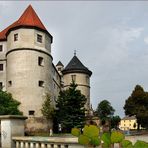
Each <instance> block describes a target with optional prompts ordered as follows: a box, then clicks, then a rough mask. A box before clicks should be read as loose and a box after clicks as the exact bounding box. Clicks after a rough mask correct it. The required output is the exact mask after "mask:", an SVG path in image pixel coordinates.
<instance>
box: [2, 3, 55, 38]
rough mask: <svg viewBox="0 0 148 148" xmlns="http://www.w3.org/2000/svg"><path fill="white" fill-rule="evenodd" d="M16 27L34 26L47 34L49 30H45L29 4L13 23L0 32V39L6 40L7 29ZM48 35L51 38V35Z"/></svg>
mask: <svg viewBox="0 0 148 148" xmlns="http://www.w3.org/2000/svg"><path fill="white" fill-rule="evenodd" d="M18 27H35V28H37V29H40V30H42V31H45V32H47V33H48V34H49V32H48V31H47V30H46V28H45V26H44V25H43V23H42V22H41V20H40V18H39V17H38V15H37V14H36V12H35V10H34V9H33V8H32V6H31V5H29V6H28V7H27V9H26V10H25V11H24V13H23V14H22V15H21V17H20V18H19V19H18V20H17V21H15V22H14V23H13V24H11V25H10V26H8V27H7V28H6V29H4V30H3V31H1V32H0V40H6V37H7V33H9V31H11V30H12V29H15V28H18ZM49 35H50V34H49ZM50 37H51V39H52V36H51V35H50Z"/></svg>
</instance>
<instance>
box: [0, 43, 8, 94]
mask: <svg viewBox="0 0 148 148" xmlns="http://www.w3.org/2000/svg"><path fill="white" fill-rule="evenodd" d="M0 46H2V51H0V64H3V70H2V71H1V70H0V82H1V83H2V90H4V91H5V90H6V52H7V42H6V41H0Z"/></svg>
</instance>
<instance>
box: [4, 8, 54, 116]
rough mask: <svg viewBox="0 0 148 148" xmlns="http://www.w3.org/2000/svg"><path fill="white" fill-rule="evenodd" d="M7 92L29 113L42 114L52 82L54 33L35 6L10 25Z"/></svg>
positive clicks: (8, 32) (22, 109) (25, 113)
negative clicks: (48, 28)
mask: <svg viewBox="0 0 148 148" xmlns="http://www.w3.org/2000/svg"><path fill="white" fill-rule="evenodd" d="M6 36H7V49H8V51H7V53H6V57H7V78H6V79H7V91H8V92H10V93H12V95H13V97H14V98H15V99H17V100H18V101H20V102H21V105H20V110H21V111H23V114H24V115H26V116H30V115H31V116H35V117H40V116H42V114H41V110H40V109H41V108H42V103H43V98H44V97H45V95H46V93H48V92H49V91H50V88H51V87H52V86H50V85H51V84H52V56H51V43H52V36H51V35H50V34H49V32H48V31H47V30H46V28H45V27H44V25H43V24H42V22H41V21H40V19H39V17H38V16H37V14H36V13H35V11H34V10H33V8H32V7H31V5H30V6H29V7H28V8H27V9H26V10H25V11H24V13H23V14H22V16H21V17H20V18H19V19H18V20H17V21H16V22H15V23H13V24H12V25H10V26H9V27H8V28H7V33H6Z"/></svg>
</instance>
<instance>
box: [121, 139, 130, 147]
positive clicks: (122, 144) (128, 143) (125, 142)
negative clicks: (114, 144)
mask: <svg viewBox="0 0 148 148" xmlns="http://www.w3.org/2000/svg"><path fill="white" fill-rule="evenodd" d="M121 146H122V148H133V145H132V142H131V141H129V140H125V139H124V140H122V142H121Z"/></svg>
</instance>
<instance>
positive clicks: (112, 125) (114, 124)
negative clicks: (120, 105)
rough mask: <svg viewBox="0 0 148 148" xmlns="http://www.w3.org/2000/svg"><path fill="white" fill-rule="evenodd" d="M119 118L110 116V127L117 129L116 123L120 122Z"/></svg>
mask: <svg viewBox="0 0 148 148" xmlns="http://www.w3.org/2000/svg"><path fill="white" fill-rule="evenodd" d="M120 120H121V118H120V117H119V116H113V117H112V118H111V128H115V129H118V125H119V122H120Z"/></svg>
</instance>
